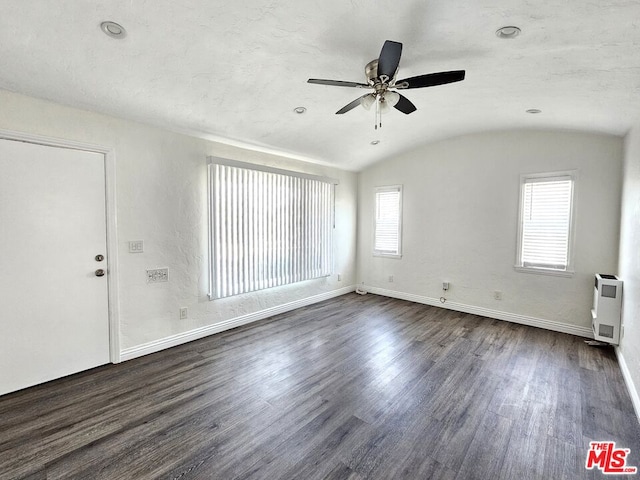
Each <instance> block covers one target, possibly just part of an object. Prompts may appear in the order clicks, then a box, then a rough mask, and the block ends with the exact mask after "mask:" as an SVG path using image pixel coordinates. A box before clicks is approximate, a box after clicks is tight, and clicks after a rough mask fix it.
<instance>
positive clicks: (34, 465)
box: [0, 294, 640, 480]
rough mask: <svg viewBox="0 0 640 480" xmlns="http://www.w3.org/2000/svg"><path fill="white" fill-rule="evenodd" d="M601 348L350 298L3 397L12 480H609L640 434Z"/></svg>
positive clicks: (376, 299) (0, 466) (4, 472)
mask: <svg viewBox="0 0 640 480" xmlns="http://www.w3.org/2000/svg"><path fill="white" fill-rule="evenodd" d="M583 340H584V339H582V338H578V337H574V336H571V335H565V334H560V333H554V332H549V331H546V330H540V329H536V328H531V327H525V326H521V325H516V324H512V323H508V322H502V321H498V320H491V319H487V318H483V317H478V316H475V315H468V314H462V313H458V312H453V311H449V310H444V309H440V308H435V307H429V306H425V305H419V304H413V303H409V302H405V301H401V300H394V299H389V298H385V297H380V296H374V295H366V296H359V295H356V294H350V295H345V296H342V297H339V298H336V299H333V300H329V301H326V302H323V303H320V304H316V305H312V306H309V307H306V308H302V309H299V310H296V311H293V312H289V313H287V314H283V315H279V316H277V317H273V318H271V319H268V320H264V321H261V322H257V323H254V324H251V325H247V326H244V327H241V328H238V329H235V330H231V331H227V332H224V333H221V334H218V335H214V336H211V337H208V338H205V339H202V340H199V341H196V342H192V343H189V344H186V345H182V346H180V347H176V348H172V349H170V350H165V351H163V352H159V353H157V354H153V355H148V356H146V357H142V358H139V359H136V360H132V361H129V362H125V363H122V364H119V365H107V366H104V367H100V368H96V369H93V370H91V371H88V372H84V373H81V374H77V375H73V376H70V377H67V378H64V379H60V380H56V381H54V382H50V383H47V384H44V385H41V386H37V387H33V388H30V389H26V390H23V391H20V392H16V393H13V394H10V395H5V396H3V397H0V429H1V430H0V479H12V480H13V479H30V480H39V479H70V478H83V479H84V478H86V479H92V480H97V479H135V480H138V479H147V478H149V479H151V478H159V479H176V480H177V479H180V480H193V479H304V480H307V479H327V480H328V479H332V480H333V479H349V480H360V479H385V480H386V479H392V478H406V479H474V478H479V479H480V478H481V479H506V480H513V479H517V480H527V479H553V480H559V479H574V478H575V479H588V478H605V476H604V475H601V474H600V473H599V472H594V471H591V472H589V471H587V470H586V469H585V467H584V465H585V459H586V452H587V448H588V443H589V441H592V440H613V441H615V442H616V443H617V446H619V447H627V448H630V449H631V455H630V458H629V462H628V464H629V465H635V466H639V467H640V455H639V454H640V424H639V423H638V420H637V419H636V417H635V416H634V412H633V408H632V404H631V401H630V399H629V396H628V393H627V391H626V388H625V385H624V382H623V379H622V376H621V373H620V370H619V366H618V364H617V361H616V358H615V354H614V353H613V351H612V350H611V349H610V348H597V347H589V346H587V345H585V344H584V341H583ZM638 477H640V475H639V476H638ZM607 478H614V477H607ZM620 478H629V477H620ZM634 478H636V477H634Z"/></svg>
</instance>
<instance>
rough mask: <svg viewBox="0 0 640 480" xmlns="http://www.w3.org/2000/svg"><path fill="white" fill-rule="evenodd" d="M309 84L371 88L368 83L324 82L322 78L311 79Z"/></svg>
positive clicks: (308, 81)
mask: <svg viewBox="0 0 640 480" xmlns="http://www.w3.org/2000/svg"><path fill="white" fill-rule="evenodd" d="M307 83H317V84H318V85H331V86H333V87H355V88H371V87H370V86H369V85H367V84H366V83H358V82H343V81H342V80H324V79H322V78H310V79H309V80H307Z"/></svg>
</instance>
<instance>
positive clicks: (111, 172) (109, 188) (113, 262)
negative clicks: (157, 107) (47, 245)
mask: <svg viewBox="0 0 640 480" xmlns="http://www.w3.org/2000/svg"><path fill="white" fill-rule="evenodd" d="M0 139H3V140H13V141H18V142H25V143H34V144H37V145H44V146H49V147H59V148H67V149H70V150H82V151H85V152H91V153H98V154H101V155H102V156H103V158H104V174H105V192H104V193H105V205H106V212H105V218H106V228H107V238H106V244H107V252H106V257H107V290H108V298H107V309H108V318H109V359H110V361H111V363H120V362H121V361H122V360H121V356H120V320H119V301H118V234H117V221H116V220H117V216H116V212H117V210H116V155H115V151H114V150H113V148H109V147H103V146H101V145H95V144H92V143H85V142H77V141H75V140H66V139H61V138H54V137H47V136H44V135H37V134H32V133H26V132H17V131H12V130H4V129H0Z"/></svg>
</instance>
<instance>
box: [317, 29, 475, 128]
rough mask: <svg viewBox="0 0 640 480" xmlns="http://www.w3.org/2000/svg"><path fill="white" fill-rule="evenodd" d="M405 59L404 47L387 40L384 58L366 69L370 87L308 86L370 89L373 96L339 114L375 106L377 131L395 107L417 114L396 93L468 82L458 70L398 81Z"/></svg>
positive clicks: (329, 82)
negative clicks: (383, 114)
mask: <svg viewBox="0 0 640 480" xmlns="http://www.w3.org/2000/svg"><path fill="white" fill-rule="evenodd" d="M401 55H402V43H400V42H394V41H392V40H387V41H385V42H384V45H383V46H382V51H381V52H380V56H379V57H378V58H377V59H375V60H372V61H370V62H369V63H368V64H367V65H366V66H365V69H364V72H365V75H366V76H367V83H358V82H344V81H341V80H323V79H319V78H310V79H309V80H307V82H308V83H317V84H319V85H333V86H336V87H354V88H367V89H371V90H373V92H371V93H367V94H365V95H363V96H361V97H359V98H356V99H355V100H354V101H353V102H351V103H349V104H348V105H345V106H344V107H342V108H341V109H340V110H338V111H337V112H336V114H337V115H342V114H343V113H347V112H348V111H350V110H353V109H354V108H356V107H357V106H358V105H362V106H363V107H364V108H366V109H367V110H369V109H370V108H371V106H372V105H373V104H374V103H375V105H376V129H377V128H378V125H380V126H381V127H382V113H386V112H388V111H389V110H391V108H392V107H393V108H395V109H396V110H400V111H401V112H402V113H405V114H407V115H408V114H410V113H412V112H415V111H416V106H415V105H414V104H413V103H411V101H410V100H409V99H408V98H407V97H405V96H403V95H401V94H399V93H398V92H396V91H394V90H405V89H408V88H423V87H433V86H436V85H444V84H446V83H453V82H459V81H461V80H464V75H465V71H464V70H454V71H451V72H438V73H428V74H425V75H418V76H416V77H410V78H405V79H404V80H398V81H396V73H397V72H398V65H399V64H400V56H401Z"/></svg>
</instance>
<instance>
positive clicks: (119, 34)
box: [100, 22, 127, 38]
mask: <svg viewBox="0 0 640 480" xmlns="http://www.w3.org/2000/svg"><path fill="white" fill-rule="evenodd" d="M100 28H101V29H102V31H103V32H104V33H106V34H107V35H109V36H110V37H112V38H124V37H126V36H127V31H126V30H125V29H124V27H123V26H122V25H118V24H117V23H116V22H102V23H101V24H100Z"/></svg>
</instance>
